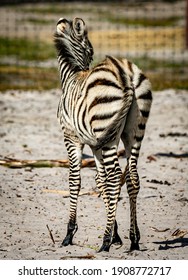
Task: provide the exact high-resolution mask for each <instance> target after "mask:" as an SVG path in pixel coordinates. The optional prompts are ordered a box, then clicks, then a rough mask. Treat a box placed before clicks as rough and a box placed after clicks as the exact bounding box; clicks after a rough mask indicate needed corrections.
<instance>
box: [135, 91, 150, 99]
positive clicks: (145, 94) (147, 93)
mask: <svg viewBox="0 0 188 280" xmlns="http://www.w3.org/2000/svg"><path fill="white" fill-rule="evenodd" d="M138 99H148V100H152V93H151V90H147V91H146V92H144V93H143V94H142V95H140V96H139V97H138Z"/></svg>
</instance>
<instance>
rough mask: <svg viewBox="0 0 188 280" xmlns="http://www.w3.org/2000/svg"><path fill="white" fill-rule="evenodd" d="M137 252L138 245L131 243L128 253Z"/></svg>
mask: <svg viewBox="0 0 188 280" xmlns="http://www.w3.org/2000/svg"><path fill="white" fill-rule="evenodd" d="M135 250H137V251H139V250H140V246H139V244H138V243H131V248H130V251H135Z"/></svg>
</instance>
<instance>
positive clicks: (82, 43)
mask: <svg viewBox="0 0 188 280" xmlns="http://www.w3.org/2000/svg"><path fill="white" fill-rule="evenodd" d="M54 44H55V47H56V50H57V59H58V64H59V72H60V80H61V87H62V95H61V97H60V101H59V106H58V112H57V116H58V118H59V121H60V124H61V126H62V129H63V132H64V143H65V146H66V149H67V153H68V158H69V189H70V214H69V221H68V225H67V234H66V236H65V238H64V240H63V242H62V244H61V246H68V245H72V244H73V237H74V235H75V233H76V231H77V229H78V225H77V219H76V216H77V201H78V195H79V191H80V188H81V176H80V169H81V159H82V152H83V147H84V145H85V144H87V145H89V146H90V148H91V150H92V153H93V156H94V159H95V163H96V178H95V179H96V185H97V187H98V189H99V192H100V194H101V196H102V198H103V201H104V204H105V209H106V213H107V222H106V228H105V231H104V236H103V242H102V246H101V247H100V249H99V252H101V251H107V252H108V251H109V249H110V246H111V245H112V244H120V245H122V240H121V238H120V236H119V234H118V224H117V221H116V210H117V203H118V199H119V195H120V191H121V186H122V185H123V184H124V183H125V181H126V185H127V190H128V195H129V202H130V233H129V235H130V241H131V246H130V250H139V240H140V232H139V228H138V224H137V210H136V200H137V195H138V192H139V189H140V183H139V176H138V172H137V161H138V157H139V151H140V147H141V142H142V139H143V137H144V132H145V127H146V122H147V119H148V116H149V112H150V107H151V103H152V93H151V84H150V81H149V80H148V78H147V77H146V76H145V75H144V74H143V73H142V71H141V70H140V69H139V68H138V67H137V66H136V65H135V64H133V63H131V62H130V61H129V60H127V59H117V58H115V57H113V56H106V58H105V59H104V60H103V61H102V62H101V63H99V64H97V65H96V66H94V67H93V68H91V69H90V64H91V62H92V60H93V54H94V52H93V47H92V44H91V42H90V41H89V38H88V32H87V27H86V24H85V22H84V20H83V19H81V18H74V19H73V20H67V19H65V18H60V19H59V20H58V22H57V26H56V31H55V33H54ZM120 140H121V141H122V142H123V144H124V146H125V153H126V159H127V165H126V168H125V171H124V172H123V173H122V170H121V168H120V165H119V162H118V156H117V149H118V145H119V142H120Z"/></svg>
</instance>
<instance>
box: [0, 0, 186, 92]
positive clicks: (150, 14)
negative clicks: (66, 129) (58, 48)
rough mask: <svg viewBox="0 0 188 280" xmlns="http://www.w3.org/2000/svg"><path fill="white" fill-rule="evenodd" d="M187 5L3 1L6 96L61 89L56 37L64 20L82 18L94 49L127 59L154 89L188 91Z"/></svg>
mask: <svg viewBox="0 0 188 280" xmlns="http://www.w3.org/2000/svg"><path fill="white" fill-rule="evenodd" d="M186 5H187V1H185V0H184V1H181V0H179V1H174V0H171V1H141V0H140V1H136V0H126V1H93V2H92V1H68V2H66V1H56V2H55V1H49V2H48V1H40V0H39V1H16V0H12V1H8V0H7V1H5V0H4V1H1V6H0V25H1V28H0V90H1V91H4V90H7V89H39V90H44V89H50V88H57V87H59V76H58V71H57V62H56V52H55V49H54V46H53V33H54V30H55V26H56V22H57V20H58V19H59V18H60V17H65V18H70V19H71V18H74V17H81V18H83V19H84V21H85V22H86V24H87V26H88V31H89V38H90V41H91V42H92V44H93V47H94V62H93V63H94V64H95V63H97V62H99V61H100V60H101V59H104V57H105V55H114V56H116V57H126V58H128V59H129V60H131V61H133V62H135V63H136V64H137V65H138V66H139V67H140V68H142V69H143V70H144V72H146V74H147V75H148V76H149V77H150V79H151V81H152V83H153V87H154V89H162V88H185V89H187V88H188V79H187V72H188V71H187V70H188V50H187V46H186V36H187V35H186V34H187V33H186V24H187V22H186V20H187V14H186V7H187V6H186Z"/></svg>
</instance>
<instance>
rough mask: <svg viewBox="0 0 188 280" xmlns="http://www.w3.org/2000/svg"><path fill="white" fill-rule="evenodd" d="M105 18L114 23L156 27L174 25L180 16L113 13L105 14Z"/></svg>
mask: <svg viewBox="0 0 188 280" xmlns="http://www.w3.org/2000/svg"><path fill="white" fill-rule="evenodd" d="M106 19H107V20H108V21H109V22H111V23H115V24H124V25H133V26H144V27H157V26H160V27H161V26H164V27H165V26H173V25H175V24H176V23H177V22H178V20H180V19H181V18H180V17H168V18H126V17H119V16H118V17H117V16H114V15H110V14H106Z"/></svg>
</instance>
